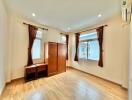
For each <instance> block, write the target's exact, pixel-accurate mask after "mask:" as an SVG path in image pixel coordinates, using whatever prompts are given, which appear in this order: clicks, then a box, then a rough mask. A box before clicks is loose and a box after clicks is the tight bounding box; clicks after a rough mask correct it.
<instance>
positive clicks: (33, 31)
mask: <svg viewBox="0 0 132 100" xmlns="http://www.w3.org/2000/svg"><path fill="white" fill-rule="evenodd" d="M37 30H38V29H37V28H36V27H34V26H32V25H29V26H28V31H29V47H28V63H27V66H30V65H32V64H33V60H32V46H33V42H34V40H35V38H36V33H37Z"/></svg>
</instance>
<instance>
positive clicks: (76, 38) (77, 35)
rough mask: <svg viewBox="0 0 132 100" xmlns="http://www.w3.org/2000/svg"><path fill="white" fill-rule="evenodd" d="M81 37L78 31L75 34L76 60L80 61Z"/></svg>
mask: <svg viewBox="0 0 132 100" xmlns="http://www.w3.org/2000/svg"><path fill="white" fill-rule="evenodd" d="M79 39H80V33H76V34H75V42H76V52H75V58H74V61H78V53H79V52H78V50H79Z"/></svg>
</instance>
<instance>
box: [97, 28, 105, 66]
mask: <svg viewBox="0 0 132 100" xmlns="http://www.w3.org/2000/svg"><path fill="white" fill-rule="evenodd" d="M96 31H97V36H98V42H99V50H100V56H99V62H98V65H99V66H100V67H103V31H104V26H101V27H98V28H97V29H96Z"/></svg>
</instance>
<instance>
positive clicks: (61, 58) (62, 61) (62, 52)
mask: <svg viewBox="0 0 132 100" xmlns="http://www.w3.org/2000/svg"><path fill="white" fill-rule="evenodd" d="M65 71H66V45H65V44H60V43H58V72H59V73H61V72H65Z"/></svg>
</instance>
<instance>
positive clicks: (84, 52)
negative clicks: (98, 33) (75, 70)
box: [79, 42, 87, 59]
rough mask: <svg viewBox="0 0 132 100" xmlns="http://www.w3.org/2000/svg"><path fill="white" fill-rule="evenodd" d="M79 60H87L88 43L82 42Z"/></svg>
mask: <svg viewBox="0 0 132 100" xmlns="http://www.w3.org/2000/svg"><path fill="white" fill-rule="evenodd" d="M79 58H80V59H87V42H81V43H80V47H79Z"/></svg>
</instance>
